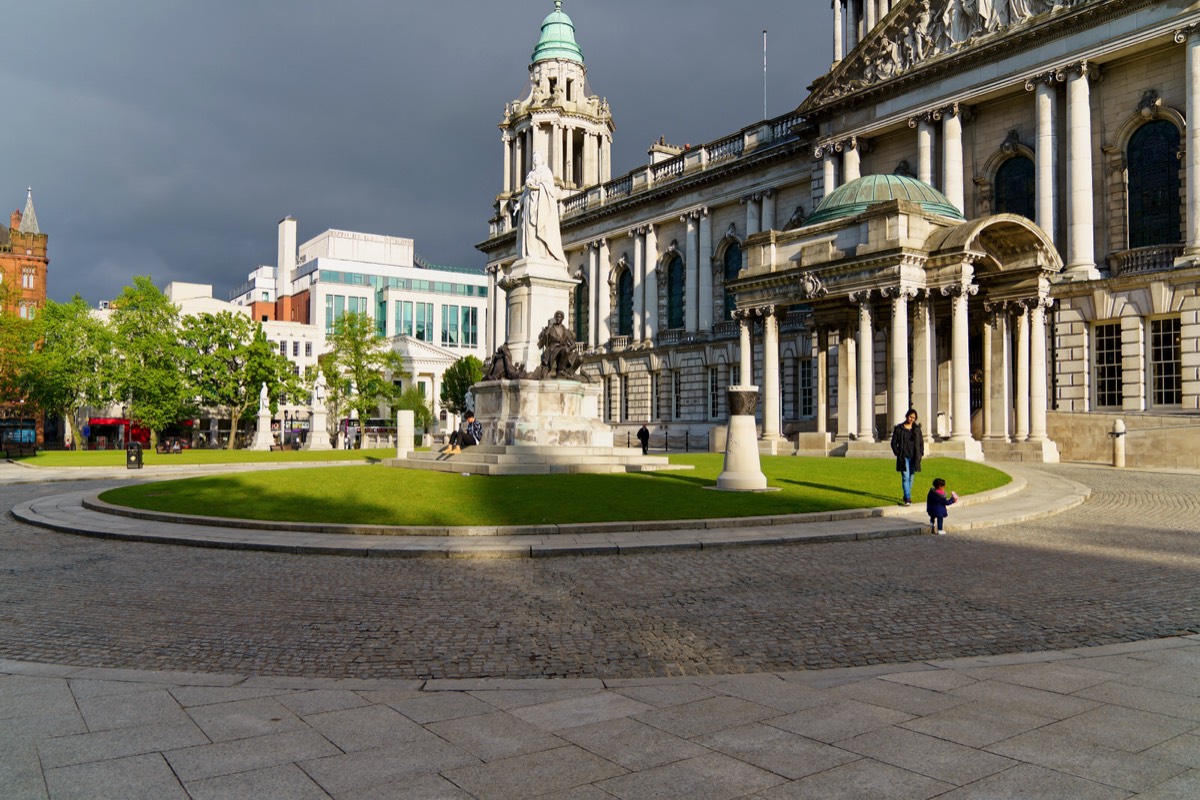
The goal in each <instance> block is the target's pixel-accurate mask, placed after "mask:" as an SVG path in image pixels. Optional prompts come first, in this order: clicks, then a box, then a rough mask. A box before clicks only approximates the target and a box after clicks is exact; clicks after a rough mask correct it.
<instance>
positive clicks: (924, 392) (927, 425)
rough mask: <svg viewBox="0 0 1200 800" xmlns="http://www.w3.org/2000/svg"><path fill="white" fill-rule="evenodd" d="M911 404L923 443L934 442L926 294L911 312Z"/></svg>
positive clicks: (930, 318)
mask: <svg viewBox="0 0 1200 800" xmlns="http://www.w3.org/2000/svg"><path fill="white" fill-rule="evenodd" d="M912 351H913V363H912V400H913V409H914V410H915V411H916V412H917V419H918V420H920V422H921V430H922V431H924V433H925V439H926V441H930V442H932V441H933V434H934V428H935V427H936V425H935V422H936V420H935V419H934V417H933V372H934V365H933V300H932V299H931V298H930V296H929V292H928V291H927V292H925V294H924V296H923V297H921V298H920V299H919V300H917V301H916V304H915V306H914V308H913V346H912Z"/></svg>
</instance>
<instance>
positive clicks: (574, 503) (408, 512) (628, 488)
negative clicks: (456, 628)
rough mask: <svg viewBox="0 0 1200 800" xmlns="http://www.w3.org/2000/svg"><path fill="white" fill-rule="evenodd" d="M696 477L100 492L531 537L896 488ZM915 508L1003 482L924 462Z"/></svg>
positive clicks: (212, 510) (827, 471)
mask: <svg viewBox="0 0 1200 800" xmlns="http://www.w3.org/2000/svg"><path fill="white" fill-rule="evenodd" d="M671 461H672V462H673V463H677V464H691V465H693V466H694V467H695V469H693V470H688V471H679V472H662V473H650V474H641V475H637V474H634V475H625V474H619V475H532V476H503V477H500V476H497V477H484V476H478V475H475V476H469V477H464V476H462V475H459V474H457V473H443V472H432V471H426V470H410V469H394V468H390V467H384V466H362V467H330V468H320V467H318V468H312V469H294V470H272V471H263V472H251V473H238V474H231V475H214V476H211V477H202V478H188V479H183V480H175V481H159V482H154V483H148V484H139V485H136V486H128V487H123V488H119V489H113V490H110V491H108V492H105V493H104V494H103V495H102V497H103V499H105V500H107V501H108V502H111V503H117V504H121V505H130V506H135V507H137V508H144V509H150V510H156V511H171V512H176V513H182V514H198V515H202V516H222V517H241V518H246V519H269V520H285V521H310V522H335V523H347V524H359V525H529V524H540V523H558V522H606V521H615V520H628V519H638V520H670V519H692V518H706V517H745V516H758V515H775V514H795V513H804V512H813V511H832V510H840V509H849V508H867V507H872V506H880V505H894V504H895V503H896V501H897V500H898V499H899V496H900V478H899V475H898V474H897V473H896V471H895V465H894V462H893V461H892V460H891V459H846V458H795V457H789V456H776V457H770V456H764V457H763V459H762V466H763V472H764V473H765V474H766V476H767V479H768V483H769V484H770V486H772V487H775V488H778V489H779V490H780V491H777V492H766V493H733V492H717V491H709V490H706V489H705V488H704V487H706V486H713V485H715V483H716V479H717V476H718V475H719V474H720V472H721V469H722V463H723V462H722V456H721V455H720V454H697V455H675V456H671ZM924 467H925V469H924V472H922V473H920V474H919V475H918V476H917V482H916V484H915V486H914V494H915V495H916V497H917V499H918V501H920V500H921V498H923V497H924V495H925V491H926V490H927V488H928V486H929V484H930V483H931V482H932V480H933V478H935V477H941V478H945V479H946V481H947V482H948V483H949V487H950V488H951V489H953V490H954V491H957V492H958V493H959V494H972V493H976V492H981V491H985V490H987V489H992V488H995V487H998V486H1002V485H1004V484H1006V483H1008V482H1009V480H1010V479H1009V477H1008V476H1007V475H1006V474H1004V473H1002V472H1000V471H998V470H994V469H992V468H990V467H987V466H984V465H982V464H975V463H970V462H966V461H959V460H956V459H947V458H931V459H926V460H925V464H924Z"/></svg>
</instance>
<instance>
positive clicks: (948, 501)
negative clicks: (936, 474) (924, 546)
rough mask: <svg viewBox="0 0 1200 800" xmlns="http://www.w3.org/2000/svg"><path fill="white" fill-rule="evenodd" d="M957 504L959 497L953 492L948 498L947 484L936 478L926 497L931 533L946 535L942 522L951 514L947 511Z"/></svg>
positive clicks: (926, 509)
mask: <svg viewBox="0 0 1200 800" xmlns="http://www.w3.org/2000/svg"><path fill="white" fill-rule="evenodd" d="M957 502H958V495H957V494H955V493H954V492H951V493H950V496H949V497H947V496H946V482H945V481H944V480H942V479H941V478H934V479H933V488H932V489H930V490H929V494H928V495H926V496H925V511H926V513H928V514H929V532H930V533H937V534H944V533H945V531H944V530H942V521H943V520H945V519H946V516H947V514H948V513H949V512H948V511H947V509H948V508H949V507H950V506H952V505H954V504H955V503H957Z"/></svg>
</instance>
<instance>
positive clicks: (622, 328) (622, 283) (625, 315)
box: [617, 270, 633, 336]
mask: <svg viewBox="0 0 1200 800" xmlns="http://www.w3.org/2000/svg"><path fill="white" fill-rule="evenodd" d="M617 336H633V273H632V272H630V271H629V270H625V271H624V272H622V273H621V277H620V278H618V279H617Z"/></svg>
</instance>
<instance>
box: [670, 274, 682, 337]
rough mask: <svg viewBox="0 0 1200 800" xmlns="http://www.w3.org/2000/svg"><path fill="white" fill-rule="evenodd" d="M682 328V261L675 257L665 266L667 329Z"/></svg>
mask: <svg viewBox="0 0 1200 800" xmlns="http://www.w3.org/2000/svg"><path fill="white" fill-rule="evenodd" d="M682 327H683V259H682V258H681V257H679V256H675V257H674V258H672V259H671V263H670V264H668V265H667V328H668V329H677V328H682Z"/></svg>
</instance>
